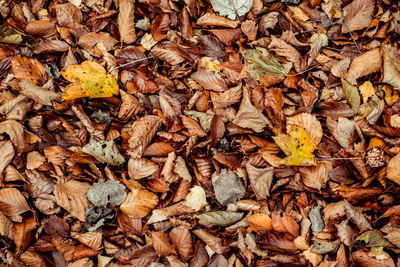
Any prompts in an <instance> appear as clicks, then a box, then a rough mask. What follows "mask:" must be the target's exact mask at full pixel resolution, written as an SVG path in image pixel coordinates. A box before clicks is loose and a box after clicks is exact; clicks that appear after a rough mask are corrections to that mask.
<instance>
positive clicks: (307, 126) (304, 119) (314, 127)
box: [286, 113, 323, 145]
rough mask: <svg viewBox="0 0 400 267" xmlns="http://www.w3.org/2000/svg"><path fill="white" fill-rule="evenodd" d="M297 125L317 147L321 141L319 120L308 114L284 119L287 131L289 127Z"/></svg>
mask: <svg viewBox="0 0 400 267" xmlns="http://www.w3.org/2000/svg"><path fill="white" fill-rule="evenodd" d="M293 124H297V125H300V126H301V127H303V128H304V130H306V132H307V134H308V135H309V136H310V138H311V139H312V140H313V142H314V143H315V144H316V145H318V144H319V142H321V139H322V135H323V134H322V127H321V123H320V122H319V120H318V119H317V118H316V117H315V116H314V115H311V114H309V113H300V114H297V115H294V116H292V117H288V118H287V119H286V128H287V130H288V131H289V129H290V125H293Z"/></svg>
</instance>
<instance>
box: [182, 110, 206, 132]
mask: <svg viewBox="0 0 400 267" xmlns="http://www.w3.org/2000/svg"><path fill="white" fill-rule="evenodd" d="M181 119H182V123H183V126H185V128H186V129H188V131H189V133H190V135H191V136H198V137H204V136H207V134H206V132H205V131H204V130H203V128H201V127H200V125H199V124H198V123H197V122H196V121H195V120H194V119H192V118H190V117H187V116H185V115H182V116H181Z"/></svg>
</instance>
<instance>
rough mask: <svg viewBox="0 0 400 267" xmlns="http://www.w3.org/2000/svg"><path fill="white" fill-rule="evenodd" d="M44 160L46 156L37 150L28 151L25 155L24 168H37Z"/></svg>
mask: <svg viewBox="0 0 400 267" xmlns="http://www.w3.org/2000/svg"><path fill="white" fill-rule="evenodd" d="M45 162H46V158H45V157H43V156H42V155H41V154H40V153H39V152H37V151H32V152H29V153H28V155H27V156H26V168H27V169H28V170H34V169H37V168H39V167H40V166H41V165H42V164H43V163H45Z"/></svg>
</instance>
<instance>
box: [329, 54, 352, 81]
mask: <svg viewBox="0 0 400 267" xmlns="http://www.w3.org/2000/svg"><path fill="white" fill-rule="evenodd" d="M350 62H351V60H350V58H349V57H346V58H344V59H342V60H340V61H339V62H337V63H335V64H334V65H333V66H332V68H331V73H332V74H333V75H335V76H336V77H338V78H345V76H346V74H347V70H348V68H349V66H350Z"/></svg>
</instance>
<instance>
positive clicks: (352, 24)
mask: <svg viewBox="0 0 400 267" xmlns="http://www.w3.org/2000/svg"><path fill="white" fill-rule="evenodd" d="M345 9H346V10H347V12H346V16H345V18H344V21H345V22H346V24H347V26H346V25H343V26H342V32H343V33H347V32H349V31H357V30H361V29H364V28H366V27H368V25H369V24H370V23H371V20H372V14H373V13H374V9H375V1H374V0H354V1H353V2H351V4H350V5H348V6H346V8H345ZM347 27H348V28H347Z"/></svg>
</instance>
